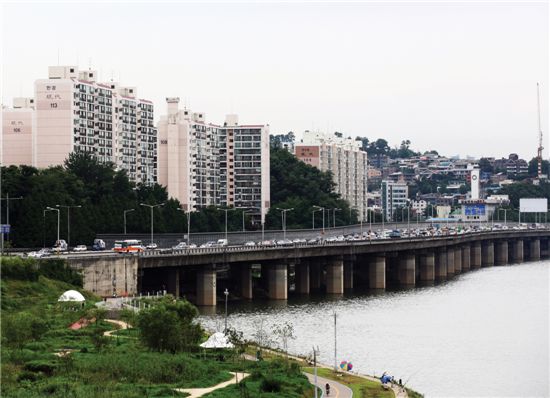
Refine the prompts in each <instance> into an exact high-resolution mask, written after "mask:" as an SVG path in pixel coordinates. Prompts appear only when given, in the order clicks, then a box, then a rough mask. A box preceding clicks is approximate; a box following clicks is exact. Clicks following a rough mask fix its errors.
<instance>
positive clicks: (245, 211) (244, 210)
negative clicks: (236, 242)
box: [237, 207, 251, 232]
mask: <svg viewBox="0 0 550 398" xmlns="http://www.w3.org/2000/svg"><path fill="white" fill-rule="evenodd" d="M237 209H240V207H237ZM242 209H243V211H242V215H243V232H245V231H246V229H245V227H244V215H245V214H246V213H249V212H251V210H246V208H242Z"/></svg>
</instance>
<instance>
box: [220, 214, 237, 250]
mask: <svg viewBox="0 0 550 398" xmlns="http://www.w3.org/2000/svg"><path fill="white" fill-rule="evenodd" d="M221 210H223V211H224V212H225V240H226V242H227V212H228V211H231V210H235V208H234V207H233V208H230V209H221Z"/></svg>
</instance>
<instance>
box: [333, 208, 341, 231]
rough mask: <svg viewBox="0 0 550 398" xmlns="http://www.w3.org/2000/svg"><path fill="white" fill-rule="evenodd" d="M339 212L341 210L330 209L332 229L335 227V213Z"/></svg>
mask: <svg viewBox="0 0 550 398" xmlns="http://www.w3.org/2000/svg"><path fill="white" fill-rule="evenodd" d="M340 210H342V209H339V208H338V207H335V208H334V209H332V226H333V227H336V212H337V211H340Z"/></svg>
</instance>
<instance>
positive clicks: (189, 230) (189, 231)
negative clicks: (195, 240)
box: [177, 208, 191, 246]
mask: <svg viewBox="0 0 550 398" xmlns="http://www.w3.org/2000/svg"><path fill="white" fill-rule="evenodd" d="M177 210H178V211H183V213H184V214H185V215H187V246H189V245H190V244H191V212H190V211H185V210H184V209H180V208H178V209H177Z"/></svg>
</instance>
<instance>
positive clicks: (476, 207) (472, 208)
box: [464, 204, 485, 216]
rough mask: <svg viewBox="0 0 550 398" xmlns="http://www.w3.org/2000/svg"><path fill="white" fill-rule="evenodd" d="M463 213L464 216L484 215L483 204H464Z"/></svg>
mask: <svg viewBox="0 0 550 398" xmlns="http://www.w3.org/2000/svg"><path fill="white" fill-rule="evenodd" d="M464 215H466V216H484V215H485V204H473V205H466V207H465V208H464Z"/></svg>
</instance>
